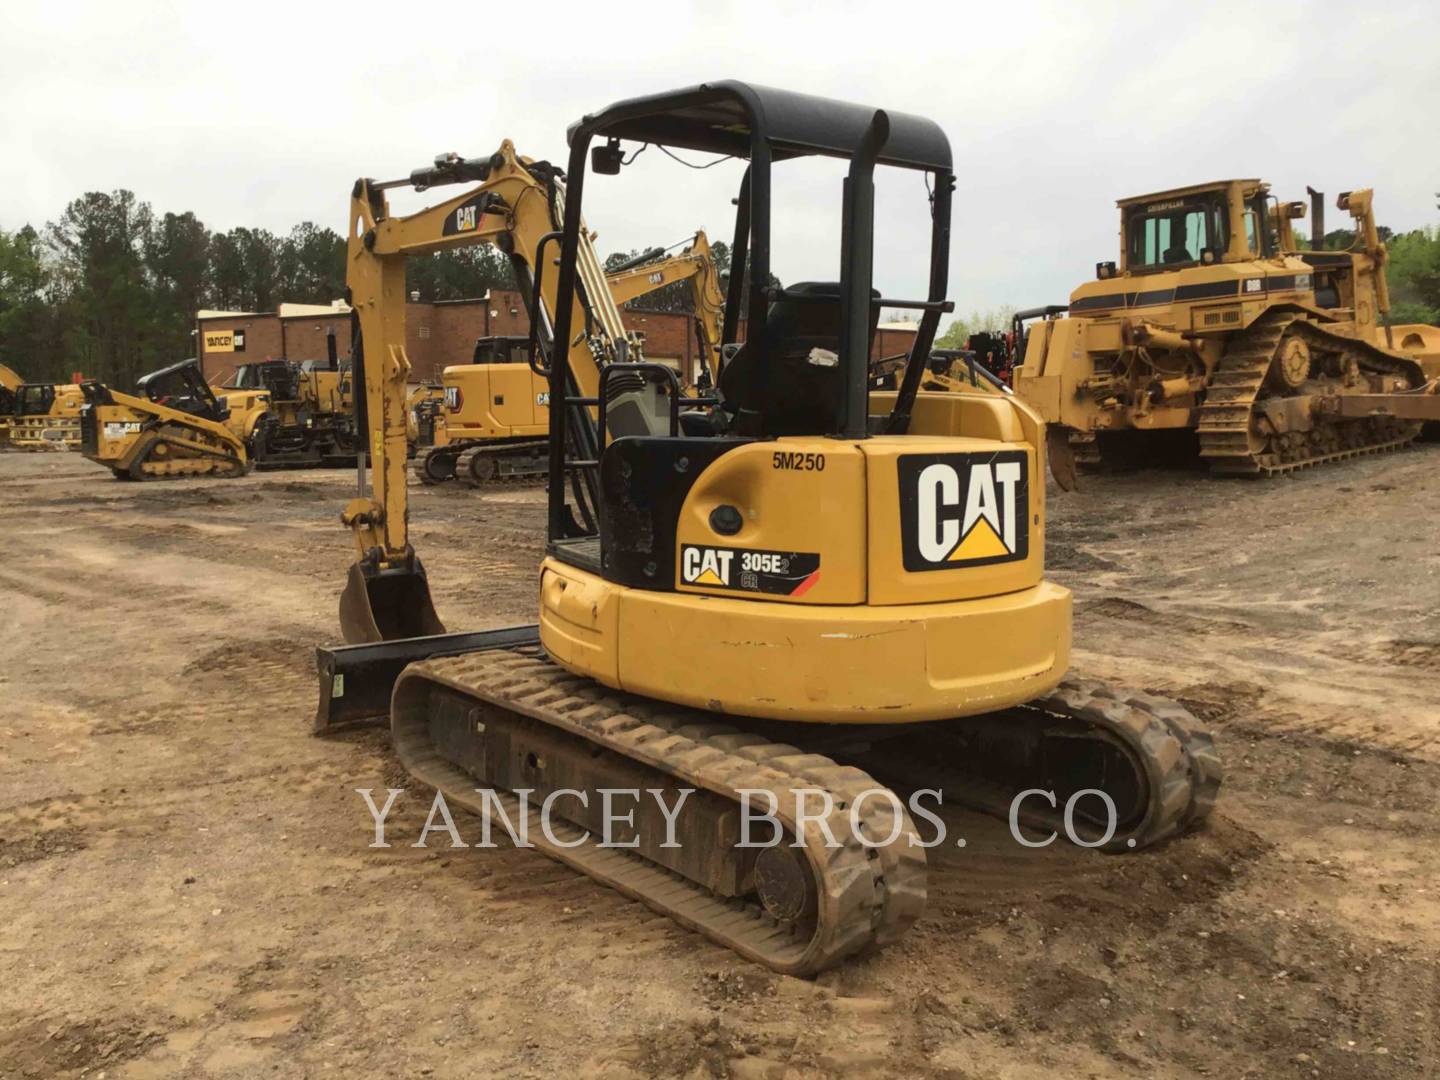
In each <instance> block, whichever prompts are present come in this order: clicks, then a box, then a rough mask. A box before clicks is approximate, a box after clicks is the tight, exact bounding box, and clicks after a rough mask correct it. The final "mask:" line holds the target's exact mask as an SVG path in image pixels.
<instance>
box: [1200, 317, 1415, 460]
mask: <svg viewBox="0 0 1440 1080" xmlns="http://www.w3.org/2000/svg"><path fill="white" fill-rule="evenodd" d="M1292 327H1293V328H1294V329H1295V330H1296V331H1297V332H1298V333H1300V334H1301V335H1302V336H1305V337H1307V338H1310V339H1312V340H1315V339H1319V341H1320V343H1321V344H1323V345H1325V346H1328V347H1330V348H1334V347H1336V346H1340V347H1344V346H1345V345H1346V344H1347V342H1346V341H1343V340H1341V339H1339V338H1336V337H1335V336H1333V335H1330V334H1326V333H1325V332H1324V331H1323V330H1321V329H1320V328H1319V327H1316V326H1314V325H1313V324H1311V323H1309V322H1306V321H1305V320H1303V319H1300V318H1298V317H1297V316H1296V315H1295V314H1293V313H1291V312H1286V311H1268V312H1266V313H1265V314H1263V315H1261V316H1260V317H1259V318H1258V319H1256V320H1255V321H1254V322H1253V323H1251V324H1250V326H1249V327H1247V328H1246V329H1245V330H1244V331H1243V332H1242V333H1241V334H1239V335H1237V336H1236V337H1235V338H1234V339H1233V340H1232V341H1231V342H1230V344H1229V346H1228V347H1227V348H1226V350H1225V355H1224V356H1222V357H1221V358H1220V363H1219V364H1218V365H1217V366H1216V369H1215V374H1214V377H1213V379H1212V380H1211V385H1210V387H1209V389H1208V390H1207V391H1206V395H1205V402H1204V404H1202V405H1201V406H1200V424H1199V429H1198V434H1199V436H1200V456H1201V457H1203V458H1207V459H1208V460H1209V462H1210V466H1211V468H1212V469H1213V470H1214V471H1215V472H1217V473H1225V474H1230V475H1251V476H1253V475H1258V474H1262V473H1263V474H1264V475H1266V476H1278V475H1280V474H1281V473H1287V472H1294V471H1295V470H1297V469H1306V468H1310V467H1312V466H1314V465H1321V464H1324V463H1326V462H1330V461H1341V460H1343V459H1345V458H1351V457H1358V456H1359V455H1361V454H1376V453H1383V452H1385V451H1388V450H1398V449H1400V448H1402V447H1404V446H1406V445H1408V444H1409V443H1411V442H1413V441H1414V439H1415V437H1416V435H1418V434H1419V431H1420V426H1419V425H1418V424H1417V425H1415V430H1414V431H1413V432H1411V433H1409V434H1395V433H1393V431H1390V430H1389V429H1388V428H1387V427H1384V426H1378V425H1372V427H1371V430H1372V431H1376V432H1377V433H1378V434H1376V435H1375V437H1374V438H1372V439H1371V440H1370V441H1369V442H1366V443H1363V444H1361V445H1357V446H1348V447H1345V448H1344V449H1342V450H1337V451H1331V452H1327V453H1313V454H1311V455H1309V456H1307V457H1303V458H1298V459H1293V460H1284V459H1283V458H1282V457H1281V455H1280V454H1278V453H1276V452H1274V451H1267V450H1263V449H1261V450H1256V449H1254V448H1252V446H1251V440H1252V437H1254V436H1252V432H1251V427H1252V425H1253V424H1254V422H1255V403H1256V402H1257V401H1258V400H1259V396H1260V390H1261V388H1262V387H1263V386H1264V383H1265V376H1266V374H1267V372H1268V371H1269V370H1270V363H1271V360H1272V359H1273V358H1274V356H1275V350H1276V349H1277V348H1278V347H1279V345H1280V340H1281V339H1282V338H1283V337H1284V336H1285V332H1286V331H1287V330H1289V329H1291V328H1292ZM1353 348H1354V350H1355V351H1356V352H1360V353H1366V354H1367V355H1368V354H1369V352H1370V351H1369V350H1367V349H1366V348H1365V347H1364V345H1363V343H1361V342H1354V343H1353ZM1362 422H1363V421H1360V420H1355V421H1349V422H1348V423H1352V424H1358V423H1362ZM1332 423H1333V422H1332ZM1387 432H1388V434H1387ZM1259 438H1261V439H1262V440H1264V436H1259Z"/></svg>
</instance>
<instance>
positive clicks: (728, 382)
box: [720, 281, 880, 435]
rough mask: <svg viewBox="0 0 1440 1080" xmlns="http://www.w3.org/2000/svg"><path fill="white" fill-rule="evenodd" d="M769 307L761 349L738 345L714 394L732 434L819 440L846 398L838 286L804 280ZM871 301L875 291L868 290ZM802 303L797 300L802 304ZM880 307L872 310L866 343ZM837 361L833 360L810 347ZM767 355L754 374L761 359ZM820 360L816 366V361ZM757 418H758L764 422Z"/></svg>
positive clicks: (873, 329) (871, 338) (836, 283)
mask: <svg viewBox="0 0 1440 1080" xmlns="http://www.w3.org/2000/svg"><path fill="white" fill-rule="evenodd" d="M785 292H786V294H788V295H785V296H782V297H781V298H780V299H778V300H776V301H775V302H774V303H773V304H771V305H770V310H769V313H768V315H767V318H766V320H765V328H764V330H763V331H762V333H763V338H762V343H763V349H756V348H754V347H753V346H752V345H751V343H749V342H746V343H745V344H744V345H742V346H741V347H740V348H739V349H738V350H737V351H736V353H735V355H734V356H733V357H732V358H731V359H730V362H729V363H728V364H726V365H725V369H724V371H722V372H721V373H720V394H721V397H722V398H723V399H724V402H725V408H726V409H727V411H730V412H731V413H732V414H733V419H732V421H731V432H732V433H733V434H737V435H818V434H825V433H828V432H829V431H831V430H832V429H833V428H834V427H835V422H836V417H838V416H839V415H840V404H841V401H842V399H843V397H844V393H845V380H844V374H843V372H842V371H841V370H840V364H839V362H838V356H839V353H840V283H839V282H838V281H806V282H801V283H800V284H798V285H792V286H790V287H789V288H787V289H786V290H785ZM870 295H871V296H872V297H874V298H875V299H879V297H880V294H879V293H878V292H876V291H874V290H871V294H870ZM802 298H803V299H802ZM879 317H880V309H879V308H878V307H877V306H874V305H872V306H871V308H870V320H869V322H870V332H869V335H868V337H867V346H866V355H867V359H868V355H869V342H872V341H873V340H874V338H875V325H876V322H877V321H878V319H879ZM817 349H819V350H823V351H824V352H825V353H829V354H831V357H834V358H836V359H835V360H834V361H833V362H830V363H825V362H824V361H826V360H828V359H830V357H825V356H823V355H820V354H815V350H817ZM762 354H763V356H764V357H765V360H764V361H763V363H764V364H765V370H764V371H761V370H760V363H761V362H762V361H761V360H760V359H759V357H760V355H762ZM817 361H820V362H817ZM762 414H763V420H762Z"/></svg>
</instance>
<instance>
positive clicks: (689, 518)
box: [675, 437, 866, 604]
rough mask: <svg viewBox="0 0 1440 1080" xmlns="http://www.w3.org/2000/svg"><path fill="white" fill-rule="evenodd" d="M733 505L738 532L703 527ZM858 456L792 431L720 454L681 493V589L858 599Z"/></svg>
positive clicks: (847, 446) (861, 533) (861, 574)
mask: <svg viewBox="0 0 1440 1080" xmlns="http://www.w3.org/2000/svg"><path fill="white" fill-rule="evenodd" d="M721 506H732V507H734V508H735V509H736V510H737V511H739V514H740V519H741V527H740V531H739V532H738V533H735V534H733V535H728V536H727V535H722V534H720V533H718V532H716V531H715V529H714V528H713V527H712V525H711V521H710V516H711V514H712V513H713V512H714V511H715V510H716V509H717V508H719V507H721ZM865 516H866V515H865V456H864V454H862V453H861V452H860V450H859V449H858V447H857V446H856V445H855V444H853V443H845V442H840V441H837V440H835V439H825V438H817V437H795V438H785V439H776V440H772V441H768V442H757V443H750V444H748V445H745V446H741V447H738V448H736V449H735V450H732V451H730V452H729V453H726V454H724V455H722V456H721V457H720V458H718V459H717V460H716V461H714V462H713V463H712V464H711V465H709V466H708V467H707V468H706V469H705V471H704V472H703V473H702V474H701V475H700V478H699V479H698V480H696V482H695V486H694V487H692V488H691V489H690V494H689V495H688V496H687V497H686V500H685V506H684V508H683V509H682V510H681V512H680V519H679V522H678V523H677V529H676V544H677V547H676V552H675V558H676V567H677V572H678V575H679V580H677V581H676V583H675V584H676V588H678V589H679V590H681V591H682V592H694V593H710V594H713V595H717V596H741V597H746V596H748V597H749V598H751V599H756V600H767V601H780V602H784V603H805V604H861V603H864V602H865Z"/></svg>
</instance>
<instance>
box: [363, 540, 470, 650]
mask: <svg viewBox="0 0 1440 1080" xmlns="http://www.w3.org/2000/svg"><path fill="white" fill-rule="evenodd" d="M340 633H341V635H342V636H343V637H344V638H345V640H346V642H348V643H349V644H351V645H363V644H365V643H367V642H372V641H395V640H398V639H399V638H415V637H431V636H433V635H435V634H443V633H445V626H444V624H443V623H442V622H441V621H440V617H439V616H438V615H436V614H435V605H434V604H433V603H431V602H430V580H429V579H428V578H427V577H426V576H425V568H424V567H423V566H421V565H420V560H419V559H413V560H411V564H410V565H409V566H405V567H393V568H390V569H380V568H378V567H374V566H371V565H369V564H366V563H358V562H357V563H354V564H353V565H351V567H350V576H349V578H348V579H347V580H346V582H345V591H344V592H342V593H341V594H340Z"/></svg>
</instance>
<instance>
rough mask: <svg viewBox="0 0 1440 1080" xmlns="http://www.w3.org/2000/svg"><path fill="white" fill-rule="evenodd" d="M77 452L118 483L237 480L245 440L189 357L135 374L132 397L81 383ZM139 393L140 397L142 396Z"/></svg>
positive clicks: (244, 467) (244, 465)
mask: <svg viewBox="0 0 1440 1080" xmlns="http://www.w3.org/2000/svg"><path fill="white" fill-rule="evenodd" d="M81 389H82V390H83V392H84V396H85V405H84V407H83V408H82V409H81V410H80V451H81V453H83V454H84V455H85V456H86V457H87V458H89V459H90V460H91V461H94V462H97V463H98V464H101V465H104V466H105V467H106V468H108V469H110V470H111V471H112V472H113V473H114V474H115V476H116V478H117V479H120V480H165V479H175V478H179V477H185V476H215V477H236V476H244V475H245V473H246V472H248V471H249V467H250V461H249V458H248V456H247V455H246V451H245V443H244V442H243V441H242V440H241V439H240V437H239V436H238V435H236V434H235V433H234V432H233V431H231V430H230V428H228V427H226V426H225V421H226V420H227V419H228V416H229V414H228V412H227V410H226V409H225V408H224V407H223V406H222V405H221V404H220V402H219V401H218V400H217V399H216V397H215V392H214V391H213V390H212V389H211V388H210V386H209V385H208V384H207V383H206V382H205V379H204V378H203V377H202V376H201V374H200V365H199V364H198V363H196V362H195V361H194V360H184V361H181V362H180V363H178V364H172V365H170V366H169V367H165V368H161V369H160V370H158V371H152V372H150V373H149V374H148V375H143V376H141V377H140V379H139V380H138V382H137V384H136V389H137V390H138V393H137V394H122V393H120V392H119V391H116V390H111V389H110V388H109V387H106V386H104V385H102V384H100V383H94V382H92V383H83V384H82V385H81ZM140 395H144V396H143V397H142V396H140Z"/></svg>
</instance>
